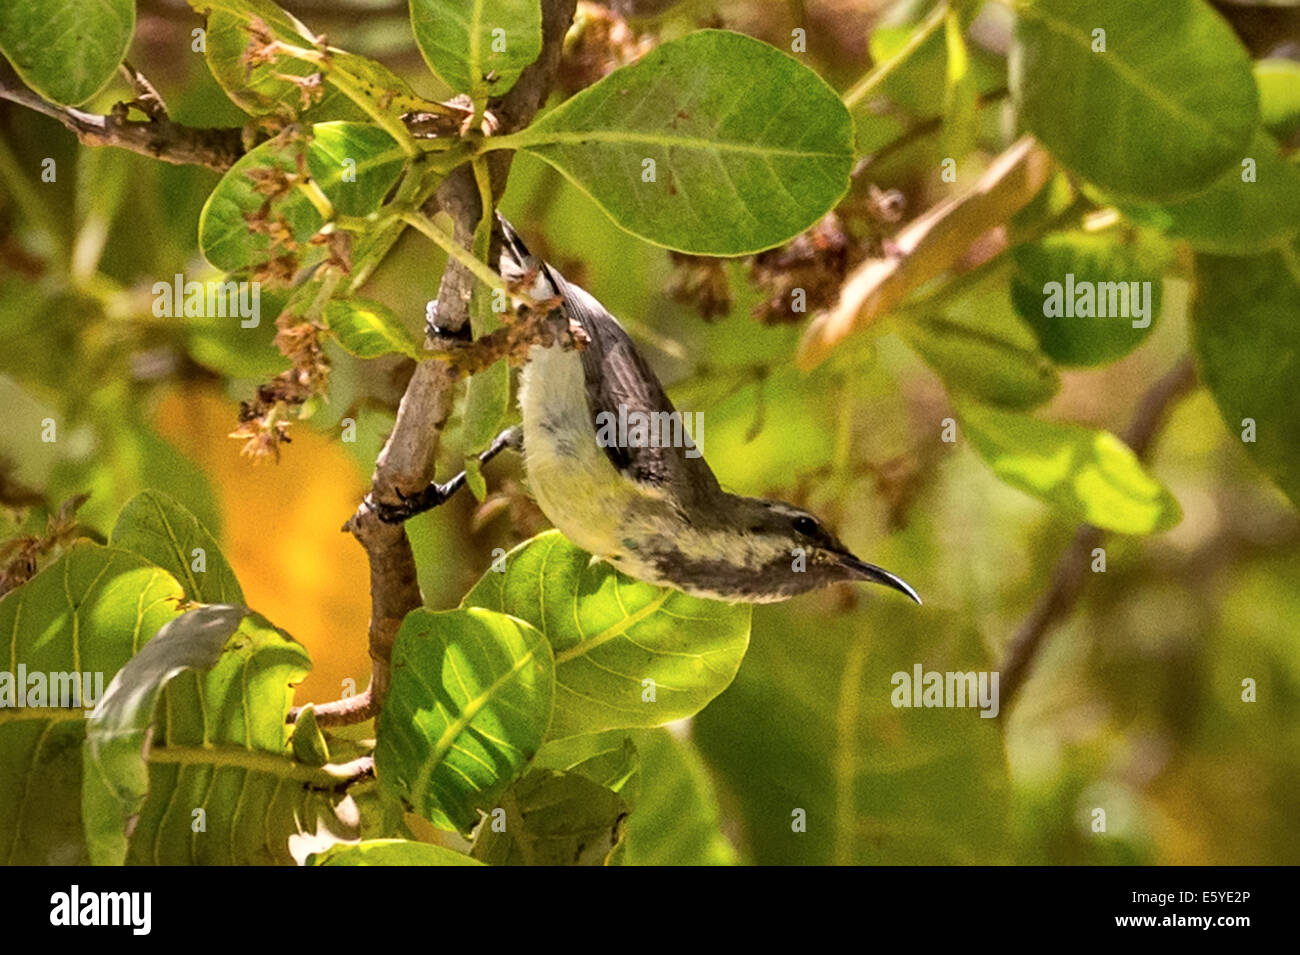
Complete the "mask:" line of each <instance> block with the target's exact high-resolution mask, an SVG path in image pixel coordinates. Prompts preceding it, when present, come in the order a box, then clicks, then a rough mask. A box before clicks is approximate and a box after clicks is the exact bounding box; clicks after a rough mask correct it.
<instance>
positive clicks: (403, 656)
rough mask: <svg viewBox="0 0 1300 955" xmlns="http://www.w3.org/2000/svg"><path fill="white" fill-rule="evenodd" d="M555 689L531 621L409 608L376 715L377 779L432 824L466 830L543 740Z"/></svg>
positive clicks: (484, 612) (473, 612)
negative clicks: (387, 686) (389, 683)
mask: <svg viewBox="0 0 1300 955" xmlns="http://www.w3.org/2000/svg"><path fill="white" fill-rule="evenodd" d="M554 692H555V679H554V674H553V664H552V662H551V653H550V648H549V647H548V646H547V644H546V641H545V640H544V639H543V638H542V635H541V634H540V633H538V632H537V631H536V630H534V629H533V628H532V627H531V626H529V625H528V624H527V623H525V622H523V621H521V620H515V619H513V618H511V617H508V616H506V615H505V614H500V613H493V612H491V611H488V610H482V609H478V608H471V609H467V610H450V611H446V612H443V613H434V612H433V611H430V610H414V611H412V612H411V613H409V614H407V615H406V619H405V620H403V621H402V628H401V630H399V631H398V634H397V642H396V643H395V645H394V647H393V685H392V688H391V690H390V691H389V694H388V698H387V700H386V701H385V703H384V711H383V713H382V715H381V716H380V718H379V728H378V744H377V746H376V749H375V769H376V772H377V774H378V776H379V779H380V781H381V782H382V783H383V784H384V785H385V786H387V787H388V788H389V789H390V790H392V791H393V792H395V793H397V794H398V795H400V796H401V798H402V799H403V800H405V801H406V802H407V804H409V805H410V806H412V807H413V808H414V810H415V811H416V812H418V813H420V814H421V815H422V816H424V817H425V818H427V819H429V820H430V821H432V822H433V823H434V824H435V825H438V826H441V827H443V828H447V829H456V830H459V831H461V832H468V831H469V830H470V829H471V828H472V827H473V825H474V823H475V822H476V821H477V820H478V811H479V810H480V809H487V808H490V807H491V806H492V805H493V801H494V800H495V799H496V798H497V797H498V796H499V795H500V794H501V793H502V792H503V791H504V790H505V788H506V787H507V786H508V785H509V784H510V782H511V781H512V780H513V779H514V778H515V777H516V776H518V775H519V774H520V773H522V772H523V770H524V767H525V766H527V764H528V761H529V760H530V759H532V758H533V754H534V753H536V752H537V749H538V747H540V746H541V745H542V740H543V739H544V738H545V736H546V727H547V724H548V723H549V722H550V716H551V702H552V698H553V696H554Z"/></svg>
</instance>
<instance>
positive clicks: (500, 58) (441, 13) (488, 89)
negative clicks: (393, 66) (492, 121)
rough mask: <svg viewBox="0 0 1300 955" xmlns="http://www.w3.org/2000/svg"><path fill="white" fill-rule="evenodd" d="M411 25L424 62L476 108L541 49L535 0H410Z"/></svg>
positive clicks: (496, 93)
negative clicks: (465, 94) (466, 97)
mask: <svg viewBox="0 0 1300 955" xmlns="http://www.w3.org/2000/svg"><path fill="white" fill-rule="evenodd" d="M411 27H412V29H414V31H415V42H416V44H417V45H418V46H419V47H420V53H421V54H423V55H424V61H425V62H426V63H428V64H429V68H430V69H431V70H433V72H435V73H437V74H438V76H439V77H440V78H441V79H442V81H443V82H444V83H446V84H447V85H448V86H450V87H451V88H452V89H453V90H456V91H457V92H459V93H468V94H469V96H470V99H472V100H473V101H474V105H475V107H476V108H479V109H481V108H482V107H483V104H484V103H486V102H487V100H488V98H489V97H491V96H500V95H501V94H503V93H505V92H508V91H509V89H510V88H511V87H512V86H514V85H515V81H516V80H517V79H519V74H520V73H522V72H523V71H524V70H525V68H527V66H528V65H529V64H530V63H532V62H533V60H535V59H537V56H538V54H540V53H541V52H542V8H541V6H540V5H539V3H538V0H411Z"/></svg>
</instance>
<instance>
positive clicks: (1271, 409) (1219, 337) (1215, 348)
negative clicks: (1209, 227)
mask: <svg viewBox="0 0 1300 955" xmlns="http://www.w3.org/2000/svg"><path fill="white" fill-rule="evenodd" d="M1196 283H1197V289H1196V300H1195V305H1194V307H1193V310H1192V341H1193V347H1194V348H1195V350H1196V357H1197V362H1198V364H1199V366H1200V371H1201V377H1202V378H1203V380H1204V381H1205V384H1206V386H1207V387H1208V388H1209V389H1210V393H1211V394H1212V395H1214V400H1215V403H1216V404H1218V406H1219V412H1220V413H1221V414H1222V415H1223V420H1224V423H1225V424H1226V425H1227V427H1228V431H1229V433H1231V434H1232V435H1233V436H1235V437H1237V438H1242V436H1243V433H1244V432H1246V431H1247V428H1248V426H1247V424H1246V422H1245V419H1247V418H1249V419H1250V420H1251V421H1252V422H1253V423H1254V428H1253V438H1254V440H1253V441H1243V444H1244V447H1245V449H1246V451H1247V452H1248V453H1249V454H1250V455H1251V457H1252V458H1254V459H1255V463H1256V464H1258V465H1259V467H1260V468H1261V469H1262V470H1263V471H1264V473H1265V474H1267V475H1268V476H1269V478H1270V479H1271V480H1272V481H1273V482H1274V483H1275V484H1277V486H1278V487H1280V488H1281V489H1282V490H1283V491H1284V492H1285V493H1286V495H1287V497H1289V498H1290V499H1291V501H1292V503H1293V504H1295V505H1296V506H1297V507H1300V414H1297V413H1296V383H1297V382H1300V334H1297V321H1300V244H1297V245H1293V246H1291V247H1289V248H1286V249H1285V250H1281V251H1277V252H1269V253H1267V254H1266V255H1260V256H1256V257H1253V258H1246V259H1242V258H1219V257H1215V256H1208V255H1206V256H1200V257H1198V258H1197V263H1196Z"/></svg>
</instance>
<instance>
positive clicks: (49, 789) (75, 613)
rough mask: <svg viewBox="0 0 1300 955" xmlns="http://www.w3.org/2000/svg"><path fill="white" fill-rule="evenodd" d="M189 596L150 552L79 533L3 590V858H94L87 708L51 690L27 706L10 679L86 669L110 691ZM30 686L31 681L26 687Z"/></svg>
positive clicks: (32, 861)
mask: <svg viewBox="0 0 1300 955" xmlns="http://www.w3.org/2000/svg"><path fill="white" fill-rule="evenodd" d="M183 596H184V594H183V593H182V591H181V587H180V585H179V584H178V583H177V582H176V581H175V580H173V579H172V578H171V577H170V576H169V575H168V574H167V573H166V572H165V571H163V570H161V569H159V568H158V567H155V566H154V565H152V564H150V563H149V562H148V561H146V560H145V559H144V558H142V557H139V556H137V555H135V554H132V553H129V552H127V551H124V550H118V549H116V548H111V547H101V546H99V545H98V544H92V543H90V542H89V541H81V542H78V543H77V544H75V545H74V546H73V547H72V548H71V549H70V550H68V552H67V553H65V554H64V555H63V556H62V557H60V558H59V559H58V560H56V561H55V562H54V563H53V564H51V565H50V566H48V567H46V568H45V569H44V570H42V571H41V572H40V573H39V574H37V575H36V576H35V577H33V578H32V579H31V580H29V581H28V582H27V583H26V584H23V585H22V586H21V587H18V588H17V589H16V590H13V591H10V592H9V593H8V594H6V595H5V596H4V597H3V599H0V633H4V634H5V635H6V639H5V643H6V644H7V645H8V652H7V653H5V654H4V664H3V666H4V668H5V669H4V673H3V675H0V862H4V863H8V864H28V865H37V864H39V865H45V864H51V863H56V864H65V865H67V864H73V863H80V862H85V861H86V859H87V850H86V845H85V838H84V835H83V830H82V821H81V779H82V771H81V744H82V740H83V738H84V736H85V732H86V720H85V719H84V714H83V710H82V709H81V708H80V707H71V706H66V705H65V706H57V705H55V706H50V705H45V704H48V703H51V702H55V701H54V700H53V699H52V694H50V693H49V692H48V690H47V694H46V699H45V700H44V703H43V704H42V705H34V704H35V702H36V701H35V700H34V699H33V698H32V697H31V696H28V697H27V699H26V700H25V701H24V702H25V703H26V705H25V706H22V707H19V706H17V703H18V700H17V699H16V698H10V696H9V694H10V693H15V692H16V690H17V687H16V685H13V684H10V682H9V681H10V680H13V681H15V683H16V681H18V679H19V677H20V676H23V675H25V676H26V677H27V680H28V681H30V678H31V675H32V674H42V675H45V678H48V675H49V674H60V675H64V674H72V673H78V674H85V676H82V677H81V678H80V685H81V686H85V685H86V684H87V683H89V684H90V686H88V687H87V690H88V691H90V692H92V693H93V692H96V691H95V690H93V689H92V688H93V687H97V688H98V690H97V692H100V693H103V692H106V686H107V685H108V684H110V682H111V681H112V679H113V677H114V674H116V673H117V671H118V669H119V668H120V667H122V666H123V665H124V664H126V662H127V661H128V660H129V659H130V658H131V656H132V655H133V654H135V653H136V652H137V651H138V650H139V649H140V648H141V647H142V646H143V645H144V644H145V642H146V641H148V640H149V638H150V637H152V636H153V635H154V633H155V632H156V631H157V630H158V628H159V627H160V626H162V625H163V624H164V623H166V622H167V621H168V620H170V619H172V618H173V617H174V616H176V613H177V610H176V604H177V602H178V601H179V600H181V599H182V598H183ZM20 668H21V669H20ZM6 678H8V679H6ZM64 685H65V684H63V683H62V681H61V680H60V686H61V687H62V686H64ZM29 688H34V687H33V684H31V683H30V682H28V683H26V685H25V687H24V689H25V690H26V689H29ZM49 689H53V686H52V684H51V685H49ZM62 702H64V703H68V702H71V701H70V700H63V701H62ZM82 702H83V703H84V702H89V700H88V699H86V700H83V701H82ZM94 702H96V704H97V706H98V707H102V706H103V705H104V703H103V701H102V700H96V701H94ZM97 711H98V710H97Z"/></svg>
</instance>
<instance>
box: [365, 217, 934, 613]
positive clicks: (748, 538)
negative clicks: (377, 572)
mask: <svg viewBox="0 0 1300 955" xmlns="http://www.w3.org/2000/svg"><path fill="white" fill-rule="evenodd" d="M497 221H498V226H499V231H500V239H501V243H500V244H501V259H500V271H501V275H502V277H503V278H505V279H506V281H507V282H508V283H509V284H510V285H511V287H512V288H515V289H518V290H520V291H523V292H525V293H526V294H527V295H528V296H529V297H530V298H531V299H532V300H533V301H535V302H547V301H552V302H558V303H560V304H559V308H558V309H557V312H558V313H559V315H558V317H562V318H563V319H566V320H567V322H568V323H569V326H570V327H576V328H578V329H580V330H581V334H580V335H579V336H578V337H580V338H585V339H586V341H585V343H584V344H582V346H581V347H580V348H578V349H575V348H573V347H566V346H565V344H563V343H561V342H558V341H557V342H556V343H555V344H552V345H549V346H542V345H534V346H533V347H532V348H531V349H530V351H529V354H528V362H527V364H526V365H525V366H524V370H523V375H522V382H521V387H520V392H519V404H520V409H521V410H522V412H523V426H522V437H523V452H524V463H525V467H526V469H527V473H528V484H529V487H530V489H531V490H532V493H533V496H534V497H535V498H536V499H537V503H538V505H539V506H540V507H541V509H542V512H543V513H544V514H545V515H546V516H547V518H549V519H550V521H551V523H552V524H554V525H555V526H556V527H557V528H559V530H560V531H561V532H562V533H563V534H564V535H565V536H566V537H567V538H569V540H571V541H573V543H575V544H577V545H578V546H579V547H581V548H582V549H583V550H586V551H589V552H590V553H592V554H595V555H596V556H598V557H601V558H604V559H605V560H608V561H610V562H611V563H612V564H613V565H614V566H615V567H617V568H618V569H619V570H621V571H622V572H624V573H625V574H627V575H628V576H630V577H634V578H636V579H638V580H643V581H646V582H647V583H651V584H657V585H661V586H669V587H675V588H677V589H678V590H682V591H685V592H686V593H688V594H693V595H695V596H699V597H707V598H711V599H715V600H725V601H731V602H745V603H770V602H774V601H779V600H785V599H787V598H789V597H793V596H794V595H796V594H801V593H805V592H807V591H810V590H817V589H819V588H822V587H826V586H828V585H830V584H833V583H837V582H840V581H850V580H866V581H871V582H873V583H878V584H883V585H885V586H886V587H892V588H893V589H895V590H898V591H901V592H902V593H904V594H906V595H907V596H908V597H910V598H912V599H913V600H915V601H916V602H917V603H918V604H919V603H920V602H921V598H920V597H918V596H917V594H916V591H915V590H913V589H912V588H911V587H910V586H909V585H908V584H906V583H905V582H904V581H903V580H901V579H900V578H898V577H896V576H895V575H893V574H891V573H889V572H888V571H886V570H883V569H882V568H880V567H877V566H875V565H874V564H869V563H867V562H866V561H863V560H859V559H858V558H857V557H855V556H854V555H853V554H852V553H851V552H850V551H849V549H848V548H847V547H845V546H844V545H843V544H842V543H840V541H839V540H838V539H836V537H835V535H833V534H832V533H831V532H830V531H828V530H827V529H826V528H825V527H824V526H822V524H821V523H820V522H819V521H818V520H817V518H815V517H814V516H813V515H811V514H809V513H808V512H807V511H804V510H801V509H800V508H797V507H794V506H792V505H790V504H785V503H782V502H780V501H771V500H764V499H761V498H753V497H741V496H739V495H736V494H729V493H727V492H726V491H724V490H723V489H722V487H721V486H720V485H719V484H718V480H717V478H716V477H714V475H713V471H712V470H711V469H710V468H709V466H708V464H707V463H706V462H705V460H704V458H703V457H702V456H701V454H700V451H699V448H698V447H697V446H696V444H695V442H694V440H693V439H692V438H691V436H690V435H689V434H688V433H686V429H685V428H684V427H682V422H681V418H680V416H678V413H677V411H676V409H675V408H674V407H673V404H672V402H671V401H669V400H668V396H667V395H666V394H665V393H664V389H663V385H661V384H660V383H659V379H658V378H657V377H656V376H655V374H654V372H653V371H651V370H650V367H649V365H647V364H646V362H645V359H644V358H642V357H641V354H640V353H639V352H638V351H637V349H636V346H635V345H634V344H633V343H632V339H631V338H629V337H628V334H627V332H625V331H624V330H623V327H622V326H621V325H620V324H619V323H618V320H617V319H615V318H614V316H613V315H611V314H610V313H609V312H608V311H607V310H606V309H605V308H604V306H602V305H601V304H600V303H599V302H598V301H596V299H595V298H593V297H592V296H591V295H590V294H588V293H587V292H586V291H584V290H583V289H581V288H579V287H578V286H576V285H573V284H571V283H569V282H567V281H566V280H565V279H564V277H563V276H561V275H560V274H559V273H558V272H557V271H556V270H555V269H553V268H551V267H550V266H549V265H547V264H546V263H545V262H543V261H541V260H540V259H537V258H536V257H534V256H532V255H531V254H530V253H529V251H528V249H527V248H526V247H525V246H524V243H523V241H522V240H521V239H520V238H519V236H518V234H517V233H516V232H515V230H514V229H513V228H512V227H511V226H510V224H509V223H508V222H507V221H506V220H505V219H504V218H502V217H501V216H499V215H498V217H497ZM553 314H554V313H553ZM628 421H632V422H654V423H657V424H659V425H663V426H667V425H669V424H670V423H672V424H675V425H676V430H675V431H674V432H673V433H674V434H675V435H677V436H679V438H680V439H681V440H672V441H665V440H661V439H660V438H661V437H662V435H663V432H664V431H665V430H669V428H667V427H659V428H657V429H649V431H648V432H647V429H645V428H642V429H640V430H638V429H637V428H635V427H634V428H632V429H628V428H626V426H625V423H626V422H628ZM613 422H622V423H624V426H622V427H619V428H617V429H616V428H614V427H612V424H613ZM510 444H516V445H517V440H516V436H514V435H511V434H510V433H509V432H508V433H507V434H506V435H503V436H502V437H501V438H499V439H498V441H497V442H496V443H495V444H494V445H493V447H492V448H490V449H489V450H488V452H485V454H484V455H482V456H481V457H482V459H484V460H486V459H487V458H488V457H490V456H491V455H493V454H495V453H497V452H498V451H499V450H500V449H501V448H502V447H505V446H508V445H510ZM461 481H462V477H461V476H459V475H458V476H457V478H455V479H453V480H452V481H451V482H449V483H448V484H445V485H432V486H431V488H430V493H431V494H432V495H433V497H436V498H438V499H441V498H443V497H445V496H446V494H447V493H450V491H452V490H455V488H456V487H458V486H459V484H460V483H461ZM407 503H408V504H409V505H410V506H409V507H405V508H399V509H393V508H389V509H387V510H388V511H389V512H392V511H398V513H387V514H386V513H385V512H384V511H381V514H382V515H384V516H385V519H401V518H402V517H404V516H409V514H408V513H407V512H408V511H410V512H414V511H415V510H420V509H423V507H424V506H427V505H428V502H427V501H425V502H417V501H416V500H415V499H413V498H412V499H408V501H407ZM434 503H436V501H435V502H434Z"/></svg>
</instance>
